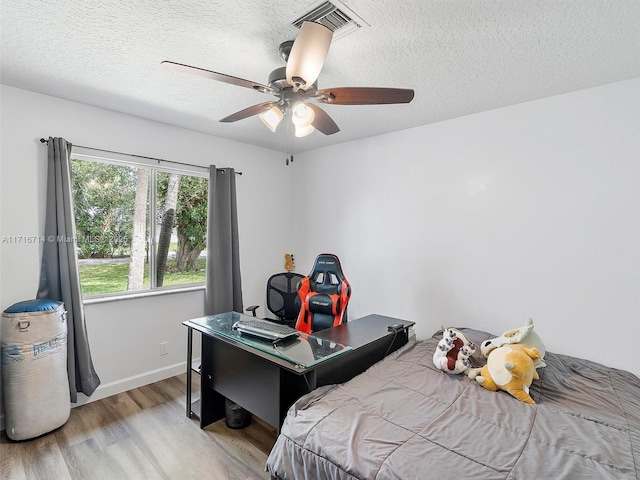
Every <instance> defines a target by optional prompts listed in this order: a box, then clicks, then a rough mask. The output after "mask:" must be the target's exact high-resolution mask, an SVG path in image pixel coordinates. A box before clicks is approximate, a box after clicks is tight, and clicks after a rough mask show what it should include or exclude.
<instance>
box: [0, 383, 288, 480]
mask: <svg viewBox="0 0 640 480" xmlns="http://www.w3.org/2000/svg"><path fill="white" fill-rule="evenodd" d="M185 377H186V375H184V374H183V375H178V376H176V377H172V378H169V379H167V380H163V381H160V382H157V383H153V384H151V385H146V386H144V387H140V388H136V389H135V390H131V391H129V392H125V393H121V394H118V395H114V396H112V397H109V398H105V399H102V400H98V401H96V402H92V403H89V404H86V405H83V406H81V407H77V408H72V409H71V415H70V417H69V420H68V421H67V423H66V424H65V425H63V426H62V427H60V428H59V429H57V430H55V431H53V432H51V433H49V434H46V435H43V436H42V437H38V438H36V439H33V440H26V441H22V442H14V441H12V440H9V439H8V438H7V436H6V434H5V432H2V436H1V437H0V478H2V479H3V480H9V479H11V480H14V479H15V480H44V479H52V480H58V479H73V480H76V479H87V480H94V479H96V480H97V479H105V480H120V479H126V480H135V479H144V480H147V479H180V480H182V479H197V480H202V479H214V480H223V479H243V480H245V479H269V474H268V473H266V472H265V471H264V464H265V461H266V459H267V456H268V454H269V451H270V450H271V448H272V447H273V444H274V442H275V439H276V433H275V431H274V430H273V429H272V428H271V427H268V426H267V425H266V424H264V423H262V422H261V421H257V420H256V419H255V418H254V420H253V421H252V422H251V425H250V426H249V427H247V428H245V429H242V430H232V429H229V428H227V426H226V425H225V423H224V420H220V421H218V422H216V423H214V424H212V425H209V426H208V427H206V428H205V429H200V427H199V425H198V420H197V419H195V418H192V419H189V418H187V416H186V415H185ZM196 387H197V385H194V390H195V389H196Z"/></svg>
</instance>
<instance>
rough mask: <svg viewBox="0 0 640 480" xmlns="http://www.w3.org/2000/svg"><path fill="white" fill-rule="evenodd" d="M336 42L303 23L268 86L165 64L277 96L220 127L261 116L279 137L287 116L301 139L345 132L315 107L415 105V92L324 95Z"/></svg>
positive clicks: (283, 48) (353, 90) (354, 90)
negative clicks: (324, 75)
mask: <svg viewBox="0 0 640 480" xmlns="http://www.w3.org/2000/svg"><path fill="white" fill-rule="evenodd" d="M332 37H333V32H332V31H331V30H330V29H329V28H327V27H325V26H324V25H321V24H319V23H315V22H303V24H302V26H301V27H300V32H299V33H298V35H297V37H296V39H295V41H291V40H290V41H286V42H283V43H282V44H280V48H279V51H280V55H281V56H282V58H283V59H284V60H285V61H286V62H287V66H286V67H281V68H277V69H275V70H274V71H273V72H271V74H270V75H269V81H268V83H267V85H262V84H260V83H256V82H252V81H250V80H244V79H242V78H238V77H233V76H231V75H226V74H224V73H218V72H212V71H210V70H205V69H203V68H198V67H192V66H189V65H184V64H181V63H175V62H170V61H164V62H162V65H163V66H165V67H167V68H170V69H173V70H178V71H181V72H187V73H191V74H195V75H200V76H202V77H206V78H209V79H211V80H217V81H219V82H224V83H230V84H232V85H237V86H239V87H245V88H251V89H253V90H256V91H258V92H261V93H267V94H272V95H275V96H276V97H277V99H276V100H275V101H269V102H263V103H259V104H258V105H253V106H251V107H248V108H245V109H243V110H240V111H239V112H236V113H233V114H231V115H229V116H227V117H225V118H223V119H221V120H220V121H221V122H236V121H238V120H242V119H244V118H248V117H251V116H253V115H259V116H260V119H261V120H262V121H263V122H264V124H265V125H266V126H267V127H268V128H269V129H270V130H271V131H272V132H275V131H276V128H277V127H278V125H279V124H280V122H281V121H282V119H283V118H284V117H285V115H291V120H292V123H293V125H294V126H295V135H296V136H297V137H304V136H306V135H309V134H310V133H312V132H313V131H314V130H319V131H320V132H322V133H324V134H325V135H333V134H334V133H337V132H339V131H340V129H339V128H338V125H336V123H335V122H334V121H333V119H332V118H331V117H330V116H329V115H328V114H327V113H326V112H325V111H324V110H323V109H322V108H320V107H319V106H318V105H315V104H314V103H312V102H317V103H324V104H333V105H376V104H395V103H409V102H411V100H413V95H414V92H413V90H410V89H401V88H374V87H337V88H324V89H320V90H319V89H318V83H317V79H318V75H319V74H320V71H321V70H322V66H323V65H324V61H325V59H326V57H327V53H328V52H329V46H330V44H331V40H332Z"/></svg>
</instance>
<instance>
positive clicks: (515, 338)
mask: <svg viewBox="0 0 640 480" xmlns="http://www.w3.org/2000/svg"><path fill="white" fill-rule="evenodd" d="M513 343H524V344H525V345H529V346H530V347H533V348H536V349H537V350H538V352H540V358H538V360H536V362H535V365H536V368H541V367H544V366H546V363H544V360H543V358H544V354H545V347H544V343H542V339H541V338H540V337H539V336H538V334H537V333H536V332H534V331H533V320H532V319H531V318H530V319H529V320H528V321H527V324H526V325H525V326H523V327H520V328H515V329H513V330H509V331H507V332H504V333H503V334H502V335H500V336H499V337H497V338H492V339H491V340H486V341H484V342H482V344H481V345H480V352H481V353H482V355H483V356H484V357H485V358H487V357H488V356H489V353H491V351H492V350H493V349H494V348H498V347H502V346H504V345H509V344H513Z"/></svg>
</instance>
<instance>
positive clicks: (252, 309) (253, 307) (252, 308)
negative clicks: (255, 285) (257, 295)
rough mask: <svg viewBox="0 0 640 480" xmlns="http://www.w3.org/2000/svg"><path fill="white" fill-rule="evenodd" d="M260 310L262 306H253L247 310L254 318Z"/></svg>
mask: <svg viewBox="0 0 640 480" xmlns="http://www.w3.org/2000/svg"><path fill="white" fill-rule="evenodd" d="M258 308H260V305H251V306H250V307H247V308H245V310H246V311H247V312H251V313H253V316H254V317H255V316H256V310H257V309H258Z"/></svg>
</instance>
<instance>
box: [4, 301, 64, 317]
mask: <svg viewBox="0 0 640 480" xmlns="http://www.w3.org/2000/svg"><path fill="white" fill-rule="evenodd" d="M60 305H62V302H58V301H57V300H50V299H48V298H35V299H33V300H25V301H24V302H18V303H14V304H13V305H11V306H10V307H8V308H7V309H6V310H5V311H4V313H27V312H46V311H47V310H55V309H57V308H58V307H60Z"/></svg>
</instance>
